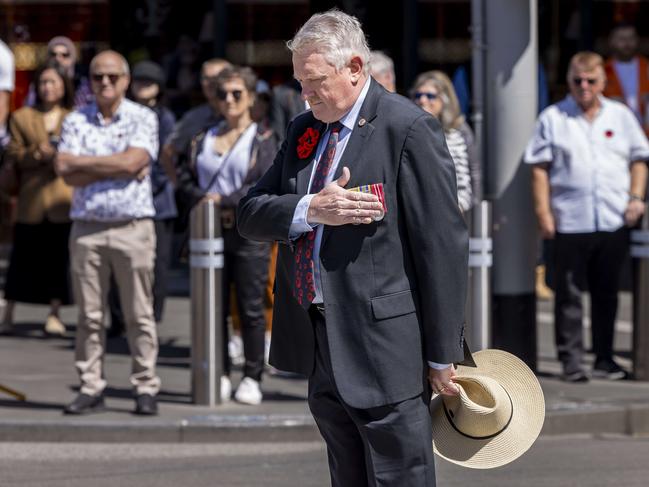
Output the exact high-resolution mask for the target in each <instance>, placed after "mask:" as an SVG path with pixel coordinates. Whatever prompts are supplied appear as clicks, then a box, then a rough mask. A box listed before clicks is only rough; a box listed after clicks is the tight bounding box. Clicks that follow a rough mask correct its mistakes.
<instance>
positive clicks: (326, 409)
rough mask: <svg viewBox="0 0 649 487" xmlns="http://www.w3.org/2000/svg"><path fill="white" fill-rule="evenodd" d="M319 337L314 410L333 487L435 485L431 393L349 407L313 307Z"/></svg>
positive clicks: (312, 398)
mask: <svg viewBox="0 0 649 487" xmlns="http://www.w3.org/2000/svg"><path fill="white" fill-rule="evenodd" d="M309 312H310V315H311V321H312V323H313V326H314V331H315V338H316V360H315V370H314V372H313V374H312V375H311V377H309V399H308V400H309V408H310V409H311V413H312V414H313V417H314V419H315V421H316V424H317V425H318V429H319V430H320V434H321V435H322V437H323V438H324V440H325V442H326V444H327V455H328V458H329V472H330V475H331V485H332V487H361V486H371V487H378V486H381V487H435V463H434V460H433V445H432V442H433V439H432V432H431V420H430V414H429V410H428V405H429V400H430V389H429V388H428V387H425V391H424V393H423V394H421V395H419V396H416V397H413V398H411V399H407V400H405V401H402V402H399V403H396V404H388V405H385V406H380V407H376V408H371V409H356V408H353V407H351V406H349V405H347V404H346V403H345V402H344V401H343V399H342V398H341V397H340V394H339V393H338V388H337V387H336V383H335V380H334V376H333V371H332V368H331V356H330V354H329V346H328V344H327V330H326V322H325V318H324V316H323V315H322V314H321V313H320V312H319V311H317V310H316V309H315V307H314V306H312V307H311V308H310V311H309Z"/></svg>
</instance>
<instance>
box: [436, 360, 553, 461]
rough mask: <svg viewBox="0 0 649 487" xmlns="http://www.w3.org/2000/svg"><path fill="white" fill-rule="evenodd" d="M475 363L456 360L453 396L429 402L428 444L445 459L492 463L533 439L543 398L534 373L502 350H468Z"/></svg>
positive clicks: (540, 423) (517, 453) (510, 458)
mask: <svg viewBox="0 0 649 487" xmlns="http://www.w3.org/2000/svg"><path fill="white" fill-rule="evenodd" d="M473 359H474V361H475V363H476V367H466V366H459V367H458V369H457V373H456V375H455V377H453V382H454V383H455V385H456V386H457V388H458V389H459V395H456V396H435V397H434V398H433V400H432V402H431V416H432V422H433V447H434V450H435V453H437V454H438V455H439V456H441V457H442V458H444V459H446V460H448V461H449V462H452V463H455V464H458V465H461V466H465V467H469V468H479V469H486V468H495V467H499V466H502V465H505V464H507V463H509V462H512V461H514V460H515V459H516V458H518V457H519V456H521V455H522V454H523V453H525V452H526V451H527V450H528V449H529V448H530V447H531V446H532V444H533V443H534V441H535V440H536V438H537V437H538V435H539V433H540V432H541V427H542V426H543V421H544V419H545V399H544V397H543V391H542V390H541V386H540V384H539V381H538V379H537V378H536V376H535V375H534V373H533V372H532V371H531V370H530V369H529V368H528V367H527V366H526V365H525V364H524V363H523V362H522V361H521V360H520V359H518V358H517V357H515V356H514V355H512V354H510V353H507V352H504V351H502V350H482V351H479V352H476V353H474V354H473Z"/></svg>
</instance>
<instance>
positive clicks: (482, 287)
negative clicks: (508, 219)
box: [467, 201, 493, 352]
mask: <svg viewBox="0 0 649 487" xmlns="http://www.w3.org/2000/svg"><path fill="white" fill-rule="evenodd" d="M490 235H491V203H489V202H488V201H481V202H480V204H479V205H477V206H475V207H474V208H473V209H472V210H471V238H470V239H469V297H468V300H467V301H468V308H469V312H468V326H467V340H468V343H469V346H470V347H471V350H472V351H474V352H476V351H478V350H484V349H486V348H490V347H491V285H490V279H491V272H490V270H491V266H492V265H493V257H492V250H493V249H492V247H493V244H492V240H491V236H490Z"/></svg>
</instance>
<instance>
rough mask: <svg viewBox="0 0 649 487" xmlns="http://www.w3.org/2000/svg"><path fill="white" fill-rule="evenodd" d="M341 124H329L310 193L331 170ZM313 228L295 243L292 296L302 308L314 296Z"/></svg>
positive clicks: (315, 190) (307, 305)
mask: <svg viewBox="0 0 649 487" xmlns="http://www.w3.org/2000/svg"><path fill="white" fill-rule="evenodd" d="M341 128H342V124H341V123H340V122H336V123H333V124H331V125H330V130H329V140H328V141H327V147H326V148H325V151H324V152H323V154H322V156H321V157H320V162H319V163H318V167H317V168H316V170H315V174H314V175H313V181H312V182H311V190H310V193H318V192H319V191H320V190H322V188H324V186H325V181H326V180H327V175H328V174H329V171H330V170H331V165H332V164H333V162H334V156H335V155H336V145H337V144H338V135H339V134H340V129H341ZM315 234H316V232H315V230H314V231H312V232H308V233H307V234H305V235H303V236H302V237H300V238H299V239H298V240H297V242H296V245H295V282H294V285H293V297H294V298H295V299H297V302H298V303H300V305H301V306H303V307H304V308H308V307H309V306H310V305H311V303H312V302H313V299H314V298H315V283H314V278H313V275H314V270H313V266H314V263H313V245H314V243H315Z"/></svg>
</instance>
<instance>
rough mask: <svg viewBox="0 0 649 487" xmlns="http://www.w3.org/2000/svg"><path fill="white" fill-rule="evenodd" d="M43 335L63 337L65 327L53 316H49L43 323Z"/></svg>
mask: <svg viewBox="0 0 649 487" xmlns="http://www.w3.org/2000/svg"><path fill="white" fill-rule="evenodd" d="M45 333H47V334H48V335H57V336H63V335H65V325H64V324H63V323H62V322H61V320H59V319H58V318H57V317H56V316H54V315H49V316H48V317H47V321H45Z"/></svg>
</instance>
